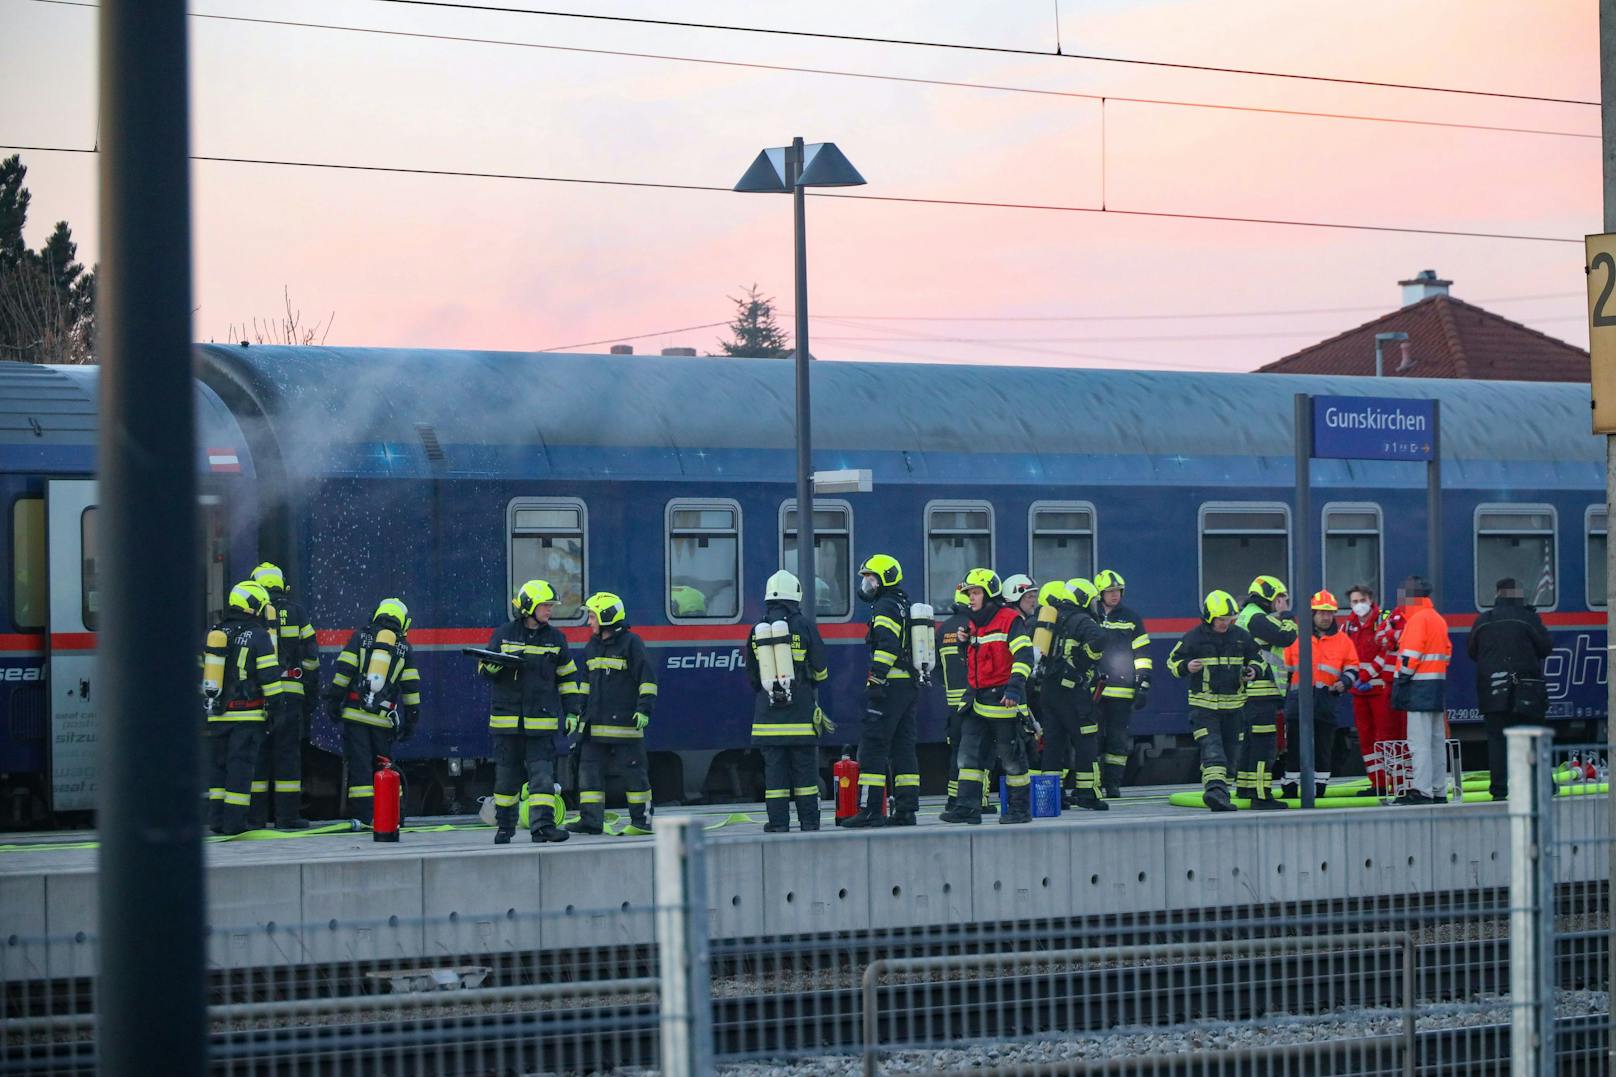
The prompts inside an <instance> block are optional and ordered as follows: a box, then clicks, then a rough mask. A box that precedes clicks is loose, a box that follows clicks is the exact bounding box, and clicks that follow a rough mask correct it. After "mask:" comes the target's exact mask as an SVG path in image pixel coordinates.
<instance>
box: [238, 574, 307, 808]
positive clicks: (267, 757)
mask: <svg viewBox="0 0 1616 1077" xmlns="http://www.w3.org/2000/svg"><path fill="white" fill-rule="evenodd" d="M252 579H253V582H254V583H256V584H258V586H260V587H262V588H263V589H264V590H265V591H267V592H268V593H269V603H270V605H271V606H273V607H275V614H276V622H275V624H274V625H272V626H271V628H270V631H272V632H274V633H275V653H276V655H277V657H279V658H280V662H281V690H280V692H279V693H277V694H276V695H273V696H271V697H270V698H269V699H268V701H267V704H268V721H267V723H266V725H265V730H264V732H265V734H266V736H265V737H264V743H263V746H262V747H261V748H259V750H258V766H257V767H256V769H255V770H254V771H253V783H252V807H251V809H249V811H248V812H247V828H248V829H249V830H258V829H260V828H261V827H263V825H264V824H265V823H266V822H267V821H268V820H269V809H270V789H271V786H273V788H274V805H275V829H277V830H306V829H308V825H309V821H308V820H307V819H304V818H303V817H302V801H303V739H304V738H305V737H306V736H308V730H309V723H310V719H311V718H312V717H313V714H314V706H315V703H316V702H317V701H318V700H319V698H320V645H319V644H318V643H317V642H315V638H314V626H313V625H311V624H310V623H309V617H308V614H306V613H305V612H304V611H303V607H302V606H300V605H298V604H297V603H296V602H293V601H292V599H291V597H290V595H291V590H292V589H291V588H290V587H288V586H287V584H286V575H285V573H283V572H282V571H281V570H280V568H279V567H278V566H276V565H273V564H271V563H270V562H268V561H265V562H264V563H263V564H261V565H259V566H258V567H257V568H255V569H253V570H252Z"/></svg>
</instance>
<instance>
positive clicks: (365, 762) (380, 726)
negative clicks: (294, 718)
mask: <svg viewBox="0 0 1616 1077" xmlns="http://www.w3.org/2000/svg"><path fill="white" fill-rule="evenodd" d="M409 633H410V611H409V607H407V606H405V605H404V603H403V601H402V600H401V599H397V598H384V599H382V601H381V603H380V604H379V605H378V606H377V607H376V612H375V613H374V614H372V615H371V618H370V623H369V624H367V625H366V626H365V627H363V628H357V629H355V630H354V633H353V635H351V636H349V637H348V645H347V646H346V647H344V648H343V649H342V652H341V653H340V654H338V655H337V663H336V672H335V673H333V674H332V676H331V684H330V685H329V686H328V687H327V688H326V689H325V701H326V709H327V710H328V711H329V712H330V714H331V716H332V718H333V719H334V720H335V721H336V722H337V723H338V725H339V727H340V728H341V729H342V757H343V760H344V762H345V763H346V764H347V768H348V813H349V814H350V815H352V816H353V817H354V818H355V819H357V820H359V822H361V823H363V824H364V825H365V826H369V825H370V822H371V819H372V817H373V813H374V808H375V803H376V787H375V786H374V785H373V784H372V782H373V775H374V774H375V771H376V762H377V760H378V759H379V758H390V757H391V756H392V754H393V745H394V743H395V742H396V741H406V740H409V739H410V738H411V737H412V736H414V735H415V726H416V723H417V722H419V721H420V719H421V672H420V670H418V669H416V668H415V660H414V658H413V657H412V654H413V652H412V649H411V647H410V638H409Z"/></svg>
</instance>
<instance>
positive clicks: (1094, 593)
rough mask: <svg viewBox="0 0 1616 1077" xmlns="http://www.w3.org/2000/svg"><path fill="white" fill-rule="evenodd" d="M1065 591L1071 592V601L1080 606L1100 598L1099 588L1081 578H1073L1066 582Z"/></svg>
mask: <svg viewBox="0 0 1616 1077" xmlns="http://www.w3.org/2000/svg"><path fill="white" fill-rule="evenodd" d="M1066 589H1067V590H1069V591H1071V592H1072V601H1074V602H1076V603H1077V604H1078V605H1080V606H1087V605H1088V604H1089V603H1091V602H1093V601H1094V600H1095V599H1097V598H1099V597H1100V590H1099V588H1097V587H1095V586H1094V585H1093V584H1092V583H1090V582H1089V581H1088V580H1085V579H1084V578H1083V577H1081V576H1074V577H1073V578H1071V579H1069V580H1067V581H1066Z"/></svg>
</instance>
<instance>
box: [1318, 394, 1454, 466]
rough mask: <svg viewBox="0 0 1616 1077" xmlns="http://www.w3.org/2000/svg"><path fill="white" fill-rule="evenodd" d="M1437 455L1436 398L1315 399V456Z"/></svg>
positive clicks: (1398, 457)
mask: <svg viewBox="0 0 1616 1077" xmlns="http://www.w3.org/2000/svg"><path fill="white" fill-rule="evenodd" d="M1435 452H1436V421H1435V408H1434V404H1433V402H1432V401H1430V400H1410V399H1406V398H1399V397H1382V396H1315V397H1314V398H1313V452H1312V455H1313V456H1314V457H1318V458H1326V459H1335V460H1415V461H1423V460H1430V459H1432V458H1433V456H1434V455H1435Z"/></svg>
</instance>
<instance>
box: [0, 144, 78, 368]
mask: <svg viewBox="0 0 1616 1077" xmlns="http://www.w3.org/2000/svg"><path fill="white" fill-rule="evenodd" d="M27 177H28V167H27V166H26V165H24V164H23V163H22V158H21V157H19V156H15V155H14V156H11V157H8V158H6V159H5V160H4V161H0V359H14V360H22V361H24V362H30V363H93V362H95V272H94V270H89V271H86V270H85V268H84V266H83V265H81V264H80V263H79V261H78V251H79V248H78V244H77V243H75V242H74V241H73V229H72V228H70V227H69V226H68V223H67V222H66V221H58V222H56V227H55V229H53V230H52V232H51V234H50V238H48V239H47V240H46V241H45V243H44V245H43V246H41V247H40V248H39V250H37V251H34V250H29V249H28V242H27V240H26V239H24V237H23V229H24V228H25V227H26V226H27V224H28V204H29V202H30V200H31V196H30V195H29V192H28V188H27V187H24V186H23V181H24V180H25V179H27Z"/></svg>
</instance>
